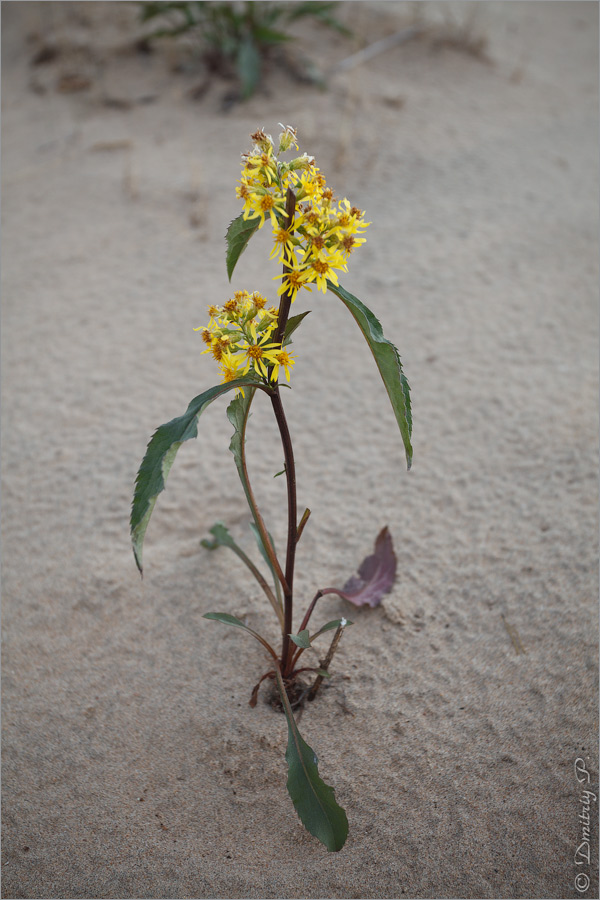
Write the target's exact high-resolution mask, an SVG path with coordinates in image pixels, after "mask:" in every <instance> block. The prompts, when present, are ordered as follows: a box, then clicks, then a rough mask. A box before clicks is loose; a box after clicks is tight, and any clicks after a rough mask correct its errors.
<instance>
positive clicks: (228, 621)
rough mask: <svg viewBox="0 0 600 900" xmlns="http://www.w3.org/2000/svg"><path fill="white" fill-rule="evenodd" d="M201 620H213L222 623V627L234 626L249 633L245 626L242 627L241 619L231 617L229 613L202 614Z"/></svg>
mask: <svg viewBox="0 0 600 900" xmlns="http://www.w3.org/2000/svg"><path fill="white" fill-rule="evenodd" d="M202 618H203V619H214V620H215V622H222V623H223V624H224V625H236V626H237V627H238V628H245V630H246V631H251V629H250V628H248V626H247V625H244V623H243V622H242V620H241V619H238V618H236V616H231V615H230V614H229V613H216V612H208V613H204V615H203V616H202Z"/></svg>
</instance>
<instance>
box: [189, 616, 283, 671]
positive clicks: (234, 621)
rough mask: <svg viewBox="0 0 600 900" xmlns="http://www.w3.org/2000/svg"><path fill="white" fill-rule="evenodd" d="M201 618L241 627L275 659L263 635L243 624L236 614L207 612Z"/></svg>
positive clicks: (275, 655)
mask: <svg viewBox="0 0 600 900" xmlns="http://www.w3.org/2000/svg"><path fill="white" fill-rule="evenodd" d="M202 618H203V619H214V620H215V622H222V623H223V625H235V627H236V628H243V629H244V631H247V632H248V633H249V634H251V635H252V637H255V638H256V640H257V641H259V642H260V643H261V644H262V645H263V647H264V648H265V650H268V651H269V653H270V654H271V656H272V657H273V659H275V660H276V659H277V654H276V653H275V651H274V650H273V648H272V647H271V645H270V644H269V643H267V641H265V639H264V638H263V637H261V636H260V634H258V632H257V631H254V629H252V628H248V626H247V625H244V623H243V622H242V620H241V619H238V618H237V617H236V616H232V615H230V614H229V613H218V612H207V613H204V615H203V616H202Z"/></svg>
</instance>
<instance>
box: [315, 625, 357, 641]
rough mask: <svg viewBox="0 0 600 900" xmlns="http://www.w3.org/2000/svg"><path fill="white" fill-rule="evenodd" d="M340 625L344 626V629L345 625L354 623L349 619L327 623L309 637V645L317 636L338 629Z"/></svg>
mask: <svg viewBox="0 0 600 900" xmlns="http://www.w3.org/2000/svg"><path fill="white" fill-rule="evenodd" d="M342 623H343V624H344V628H345V627H346V626H347V625H354V622H351V621H350V619H334V620H333V621H332V622H328V623H327V625H323V627H322V628H319V630H318V631H316V632H315V633H314V634H313V635H311V638H310V641H311V644H312V642H313V641H314V640H315V638H318V637H319V635H321V634H324V633H325V632H326V631H333V629H334V628H339V626H340V625H341V624H342Z"/></svg>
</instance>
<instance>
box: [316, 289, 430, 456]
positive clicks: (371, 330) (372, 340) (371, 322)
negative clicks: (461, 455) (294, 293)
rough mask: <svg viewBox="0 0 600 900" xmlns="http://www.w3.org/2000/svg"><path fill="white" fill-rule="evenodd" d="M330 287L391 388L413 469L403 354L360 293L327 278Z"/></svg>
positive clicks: (410, 422) (410, 418) (391, 396)
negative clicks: (389, 339)
mask: <svg viewBox="0 0 600 900" xmlns="http://www.w3.org/2000/svg"><path fill="white" fill-rule="evenodd" d="M327 287H328V288H329V290H330V291H331V292H332V293H333V294H335V295H336V296H337V297H339V298H340V300H341V301H342V303H344V304H345V306H346V307H347V309H349V310H350V312H351V313H352V315H353V316H354V318H355V320H356V323H357V325H358V327H359V328H360V330H361V331H362V333H363V335H364V337H365V339H366V341H367V344H368V345H369V347H370V349H371V352H372V354H373V356H374V357H375V362H376V363H377V368H378V369H379V373H380V375H381V377H382V379H383V383H384V385H385V389H386V390H387V392H388V395H389V398H390V401H391V403H392V409H393V410H394V415H395V416H396V421H397V422H398V427H399V428H400V434H401V435H402V441H403V443H404V450H405V453H406V463H407V466H408V468H409V469H410V467H411V464H412V446H411V443H410V437H411V433H412V413H411V408H410V388H409V386H408V381H407V380H406V378H405V376H404V373H403V371H402V363H401V362H400V354H399V353H398V350H397V349H396V347H395V346H394V345H393V344H392V343H391V341H388V340H387V338H385V337H384V336H383V330H382V328H381V324H380V322H379V320H378V319H377V317H376V316H375V315H373V313H372V312H371V310H370V309H369V308H368V307H367V306H365V305H364V303H362V302H361V301H360V300H359V299H358V298H357V297H354V296H353V294H350V293H349V292H348V291H346V290H344V288H343V287H342V286H341V285H339V286H336V285H335V284H333V282H331V281H329V280H328V281H327Z"/></svg>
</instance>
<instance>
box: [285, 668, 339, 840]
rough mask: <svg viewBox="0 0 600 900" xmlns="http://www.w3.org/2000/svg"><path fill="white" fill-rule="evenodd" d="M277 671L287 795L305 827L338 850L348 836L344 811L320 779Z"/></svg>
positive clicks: (313, 752) (314, 759)
mask: <svg viewBox="0 0 600 900" xmlns="http://www.w3.org/2000/svg"><path fill="white" fill-rule="evenodd" d="M276 674H277V684H278V686H279V693H280V694H281V699H282V701H283V706H284V709H285V715H286V718H287V723H288V745H287V750H286V752H285V758H286V760H287V764H288V780H287V789H288V792H289V795H290V797H291V798H292V803H293V804H294V807H295V809H296V812H297V813H298V815H299V816H300V820H301V822H302V824H303V825H304V827H305V828H306V830H307V831H309V832H310V833H311V834H312V835H313V836H314V837H316V838H318V840H320V841H321V843H323V844H325V846H326V847H327V849H328V850H341V849H342V847H343V846H344V844H345V843H346V838H347V837H348V819H347V818H346V813H345V812H344V810H343V809H342V807H341V806H338V804H337V803H336V801H335V792H334V790H333V788H332V787H330V786H329V785H328V784H325V782H324V781H323V780H322V779H321V777H320V775H319V769H318V767H317V763H318V760H317V755H316V753H315V751H314V750H313V749H312V748H311V747H309V746H308V744H307V743H306V741H305V740H304V738H303V737H302V735H301V734H300V732H299V731H298V726H297V725H296V721H295V719H294V714H293V713H292V708H291V706H290V701H289V700H288V698H287V694H286V692H285V687H284V684H283V681H282V678H281V673H280V672H279V670H277V673H276Z"/></svg>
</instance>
